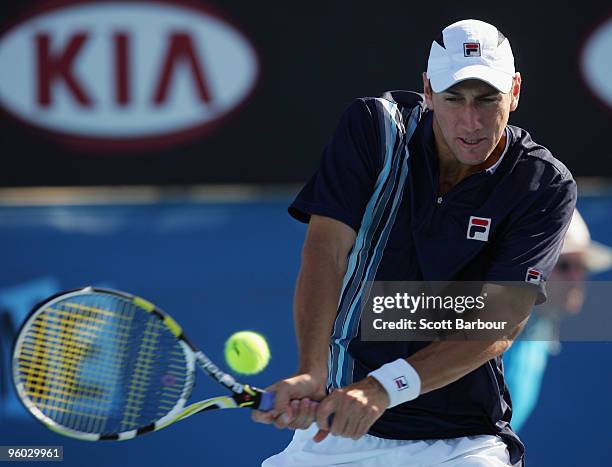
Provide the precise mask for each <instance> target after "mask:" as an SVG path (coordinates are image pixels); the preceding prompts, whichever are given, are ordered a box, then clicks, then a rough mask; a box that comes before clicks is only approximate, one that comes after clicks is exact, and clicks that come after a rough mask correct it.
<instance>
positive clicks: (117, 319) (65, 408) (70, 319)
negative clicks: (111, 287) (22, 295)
mask: <svg viewBox="0 0 612 467" xmlns="http://www.w3.org/2000/svg"><path fill="white" fill-rule="evenodd" d="M22 334H23V335H24V337H23V339H22V343H21V347H20V349H19V351H18V352H17V355H18V358H17V369H18V371H17V374H18V376H19V378H20V381H21V383H22V384H23V386H24V391H25V394H26V396H27V397H28V398H29V399H30V401H31V402H32V404H33V405H34V406H36V407H37V408H38V409H39V410H40V411H42V412H43V414H44V415H45V416H47V417H49V418H50V419H52V420H53V421H55V422H56V423H58V424H60V425H62V426H65V427H68V428H71V429H73V430H77V431H80V432H85V433H120V432H125V431H130V430H135V429H137V428H139V427H142V426H146V425H148V424H150V423H153V422H154V421H155V420H157V419H159V418H161V417H163V416H164V415H166V414H167V413H168V412H169V411H171V410H172V409H173V408H174V407H175V406H176V405H177V403H178V401H180V400H182V398H184V397H185V392H186V390H185V388H186V386H187V385H188V384H189V378H188V377H187V374H188V371H187V368H186V363H185V354H184V352H183V350H182V348H181V347H180V345H179V344H178V342H177V340H176V338H175V337H174V336H173V335H171V333H170V332H169V331H168V330H167V329H166V328H165V326H164V324H163V323H162V321H161V320H160V319H159V318H158V316H156V315H154V314H153V313H150V312H148V311H145V310H143V309H142V308H140V307H138V306H136V305H134V303H132V302H131V301H129V300H127V299H125V298H123V297H120V296H114V295H113V296H110V295H109V294H91V293H90V294H87V295H83V296H79V295H77V296H75V297H71V298H67V299H64V300H61V301H59V302H56V303H53V304H52V305H51V306H48V307H46V308H43V309H42V310H40V312H39V313H38V315H37V316H36V317H35V319H34V320H33V321H32V322H31V325H30V326H29V329H27V332H25V333H22Z"/></svg>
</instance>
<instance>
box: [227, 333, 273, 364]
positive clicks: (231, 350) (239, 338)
mask: <svg viewBox="0 0 612 467" xmlns="http://www.w3.org/2000/svg"><path fill="white" fill-rule="evenodd" d="M225 361H226V362H227V364H228V365H229V366H230V368H231V369H232V370H234V371H235V372H237V373H242V374H244V375H254V374H255V373H259V372H260V371H261V370H263V369H264V368H265V367H266V365H267V364H268V362H269V361H270V349H269V348H268V343H267V342H266V339H265V338H264V337H263V336H262V335H261V334H257V333H256V332H253V331H240V332H236V333H234V334H232V335H231V336H230V337H229V339H227V341H225Z"/></svg>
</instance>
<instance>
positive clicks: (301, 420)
mask: <svg viewBox="0 0 612 467" xmlns="http://www.w3.org/2000/svg"><path fill="white" fill-rule="evenodd" d="M294 403H295V405H293V404H294ZM316 405H317V403H316V402H314V401H311V400H310V399H309V398H307V397H306V398H304V399H302V400H300V401H292V408H293V409H295V412H294V413H296V416H295V418H294V420H293V422H292V423H291V424H290V425H289V428H293V429H296V430H304V429H306V428H308V427H309V426H310V425H311V424H312V422H313V421H314V418H315V408H316Z"/></svg>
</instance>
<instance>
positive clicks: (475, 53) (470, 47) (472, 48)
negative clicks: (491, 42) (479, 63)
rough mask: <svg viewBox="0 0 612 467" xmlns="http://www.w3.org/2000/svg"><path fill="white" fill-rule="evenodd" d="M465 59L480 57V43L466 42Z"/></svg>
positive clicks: (464, 45) (464, 46) (464, 48)
mask: <svg viewBox="0 0 612 467" xmlns="http://www.w3.org/2000/svg"><path fill="white" fill-rule="evenodd" d="M463 56H464V57H480V44H479V43H478V42H464V44H463Z"/></svg>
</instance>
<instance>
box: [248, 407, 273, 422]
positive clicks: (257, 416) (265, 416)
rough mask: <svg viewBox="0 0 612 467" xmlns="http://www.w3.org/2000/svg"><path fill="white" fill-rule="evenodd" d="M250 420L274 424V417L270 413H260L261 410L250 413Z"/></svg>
mask: <svg viewBox="0 0 612 467" xmlns="http://www.w3.org/2000/svg"><path fill="white" fill-rule="evenodd" d="M251 420H253V421H254V422H257V423H266V424H270V423H272V422H274V416H273V415H272V413H271V412H262V411H261V410H253V411H251Z"/></svg>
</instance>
